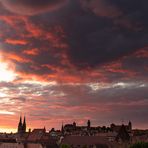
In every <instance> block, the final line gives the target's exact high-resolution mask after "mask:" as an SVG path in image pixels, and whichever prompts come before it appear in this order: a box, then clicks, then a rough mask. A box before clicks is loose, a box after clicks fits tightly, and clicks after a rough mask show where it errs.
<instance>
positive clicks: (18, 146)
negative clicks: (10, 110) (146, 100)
mask: <svg viewBox="0 0 148 148" xmlns="http://www.w3.org/2000/svg"><path fill="white" fill-rule="evenodd" d="M26 129H27V123H26V118H25V117H24V119H23V120H22V117H20V119H19V123H18V128H17V132H16V133H10V134H7V133H0V148H120V147H121V148H128V147H129V146H130V145H132V144H134V143H136V142H139V141H140V142H147V141H148V130H138V129H132V122H131V121H129V122H128V124H121V125H116V124H114V123H112V124H111V125H110V127H106V126H102V127H101V126H92V125H91V121H90V120H88V121H87V123H86V125H84V126H79V125H77V123H76V122H73V123H72V124H65V125H64V124H62V125H61V130H55V129H54V128H52V129H51V130H49V131H47V130H46V128H45V127H44V128H41V129H33V130H32V131H31V129H29V130H28V131H27V130H26Z"/></svg>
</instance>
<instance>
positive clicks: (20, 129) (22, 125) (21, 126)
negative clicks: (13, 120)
mask: <svg viewBox="0 0 148 148" xmlns="http://www.w3.org/2000/svg"><path fill="white" fill-rule="evenodd" d="M17 131H18V133H19V134H21V133H25V132H26V118H25V117H24V121H23V123H22V117H20V121H19V124H18V130H17Z"/></svg>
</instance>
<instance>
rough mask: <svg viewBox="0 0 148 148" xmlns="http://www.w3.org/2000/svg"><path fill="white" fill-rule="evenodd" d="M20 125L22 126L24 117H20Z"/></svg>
mask: <svg viewBox="0 0 148 148" xmlns="http://www.w3.org/2000/svg"><path fill="white" fill-rule="evenodd" d="M19 125H22V116H20V122H19Z"/></svg>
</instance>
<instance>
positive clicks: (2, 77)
mask: <svg viewBox="0 0 148 148" xmlns="http://www.w3.org/2000/svg"><path fill="white" fill-rule="evenodd" d="M15 78H16V74H15V73H14V72H13V71H11V70H9V69H8V65H7V64H6V63H3V62H1V60H0V81H6V82H10V81H13V80H14V79H15Z"/></svg>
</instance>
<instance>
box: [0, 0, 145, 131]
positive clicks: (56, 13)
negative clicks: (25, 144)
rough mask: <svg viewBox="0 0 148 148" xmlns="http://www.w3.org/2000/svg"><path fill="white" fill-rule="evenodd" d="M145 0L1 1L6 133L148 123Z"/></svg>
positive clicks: (0, 117)
mask: <svg viewBox="0 0 148 148" xmlns="http://www.w3.org/2000/svg"><path fill="white" fill-rule="evenodd" d="M147 4H148V2H147V1H146V0H141V1H138V0H136V1H135V0H131V1H129V0H124V1H120V0H55V1H52V0H44V1H42V0H36V1H35V0H0V104H1V105H0V131H11V130H12V131H14V130H15V129H16V126H17V125H16V124H17V121H18V117H19V116H20V115H21V114H22V115H25V116H26V117H27V121H28V127H29V128H38V127H44V126H45V127H46V128H47V129H50V128H52V127H55V128H56V129H59V128H60V127H61V124H62V122H64V123H69V122H73V121H76V122H77V123H78V124H80V125H83V124H84V123H85V121H87V120H88V119H90V120H91V121H92V123H93V125H98V124H99V125H108V123H117V124H118V123H119V124H120V123H121V122H122V120H124V121H125V122H127V121H129V120H131V121H132V122H133V123H134V124H133V127H134V128H139V129H146V128H148V126H147V125H148V118H147V116H148V110H147V106H148V79H147V75H148V41H147V38H148V28H147V13H148V10H147Z"/></svg>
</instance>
